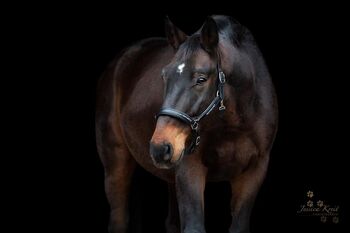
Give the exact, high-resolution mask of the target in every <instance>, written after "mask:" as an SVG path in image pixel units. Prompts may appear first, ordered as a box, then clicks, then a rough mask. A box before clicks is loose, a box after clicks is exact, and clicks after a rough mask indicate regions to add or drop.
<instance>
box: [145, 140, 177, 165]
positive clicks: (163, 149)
mask: <svg viewBox="0 0 350 233" xmlns="http://www.w3.org/2000/svg"><path fill="white" fill-rule="evenodd" d="M150 154H151V156H152V157H153V159H154V160H155V162H157V163H162V162H169V161H170V160H171V157H172V156H173V147H172V145H171V144H170V143H167V142H165V143H162V144H155V143H152V142H151V143H150Z"/></svg>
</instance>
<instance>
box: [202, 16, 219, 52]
mask: <svg viewBox="0 0 350 233" xmlns="http://www.w3.org/2000/svg"><path fill="white" fill-rule="evenodd" d="M200 41H201V45H202V47H203V48H204V49H205V50H206V51H207V52H213V51H214V50H215V49H216V47H217V45H218V42H219V34H218V27H217V25H216V22H215V21H214V19H213V18H212V17H208V18H207V20H206V21H205V23H204V24H203V26H202V30H201V35H200Z"/></svg>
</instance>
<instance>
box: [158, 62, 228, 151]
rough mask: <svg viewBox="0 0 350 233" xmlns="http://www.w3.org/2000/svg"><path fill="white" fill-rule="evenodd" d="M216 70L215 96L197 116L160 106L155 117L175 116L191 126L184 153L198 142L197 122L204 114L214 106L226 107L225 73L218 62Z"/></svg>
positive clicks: (207, 113) (191, 149)
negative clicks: (188, 141) (187, 144)
mask: <svg viewBox="0 0 350 233" xmlns="http://www.w3.org/2000/svg"><path fill="white" fill-rule="evenodd" d="M217 72H218V82H217V83H218V84H217V91H216V97H215V98H214V99H213V100H212V101H211V103H210V104H209V105H208V107H207V108H206V109H205V110H204V111H203V112H202V113H201V114H199V115H197V116H193V117H191V116H189V115H188V114H186V113H184V112H180V111H178V110H176V109H173V108H161V109H160V111H159V113H158V114H157V116H156V117H157V118H158V117H159V116H169V117H173V118H176V119H178V120H180V121H182V122H184V123H186V124H188V125H190V126H191V129H192V135H191V144H190V146H189V147H188V148H186V149H185V154H190V153H192V152H193V151H194V150H195V148H196V147H197V146H198V145H199V143H200V135H199V122H200V120H202V119H203V118H204V117H205V116H207V115H209V113H211V112H212V111H213V110H214V108H215V107H217V106H218V105H220V106H219V110H220V111H224V110H225V109H226V107H225V105H224V84H225V82H226V79H225V74H224V72H223V71H222V70H221V69H220V66H219V64H218V65H217Z"/></svg>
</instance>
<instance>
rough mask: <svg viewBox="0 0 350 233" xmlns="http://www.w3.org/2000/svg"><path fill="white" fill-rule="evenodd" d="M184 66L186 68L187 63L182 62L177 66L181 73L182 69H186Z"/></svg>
mask: <svg viewBox="0 0 350 233" xmlns="http://www.w3.org/2000/svg"><path fill="white" fill-rule="evenodd" d="M184 68H185V63H182V64H180V65H179V66H178V67H177V72H178V73H180V74H181V73H182V71H183V70H184Z"/></svg>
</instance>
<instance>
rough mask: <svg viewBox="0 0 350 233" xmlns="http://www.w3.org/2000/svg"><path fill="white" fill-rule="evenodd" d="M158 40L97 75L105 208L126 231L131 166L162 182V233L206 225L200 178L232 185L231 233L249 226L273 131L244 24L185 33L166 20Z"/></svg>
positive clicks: (258, 61)
mask: <svg viewBox="0 0 350 233" xmlns="http://www.w3.org/2000/svg"><path fill="white" fill-rule="evenodd" d="M165 29H166V36H167V38H166V39H163V38H150V39H145V40H142V41H140V42H138V43H136V44H134V45H133V46H131V47H129V48H127V49H125V50H124V51H123V52H122V53H121V55H119V56H118V57H117V59H116V60H115V61H114V62H112V63H111V65H110V66H109V67H108V69H107V70H106V72H105V73H104V75H103V76H102V78H101V79H100V81H99V84H98V90H97V108H96V138H97V147H98V152H99V155H100V157H101V160H102V163H103V165H104V169H105V189H106V195H107V199H108V201H109V204H110V207H111V212H110V222H109V231H110V232H113V233H125V232H127V226H128V196H129V190H130V183H131V179H132V175H133V171H134V169H135V165H136V163H138V164H140V165H141V166H142V167H143V168H145V169H146V170H147V171H149V172H150V173H152V174H153V175H155V176H157V177H159V178H161V179H163V180H165V181H167V182H168V185H169V210H168V217H167V219H166V229H167V232H168V233H178V232H184V233H189V232H196V233H203V232H205V227H204V189H205V185H206V182H207V181H228V182H229V183H230V185H231V190H232V198H231V214H232V223H231V226H230V229H229V230H230V232H231V233H238V232H240V233H243V232H249V218H250V213H251V209H252V206H253V203H254V200H255V197H256V195H257V192H258V190H259V187H260V186H261V184H262V182H263V180H264V177H265V174H266V170H267V167H268V162H269V154H270V150H271V147H272V143H273V141H274V138H275V134H276V130H277V101H276V96H275V92H274V88H273V84H272V82H271V79H270V75H269V72H268V69H267V67H266V65H265V62H264V59H263V57H262V55H261V53H260V51H259V49H258V47H257V45H256V43H255V41H254V39H253V36H252V35H251V33H250V32H249V30H248V29H247V28H245V27H244V26H242V25H241V24H239V23H238V22H237V21H235V20H233V19H231V18H230V17H227V16H212V17H208V19H207V20H206V22H205V23H204V24H203V26H202V27H201V29H200V30H198V31H197V32H196V33H194V34H193V35H191V36H187V35H186V34H185V33H183V32H182V31H181V30H179V29H178V28H177V27H176V26H174V25H173V23H171V22H170V20H169V19H166V24H165Z"/></svg>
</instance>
